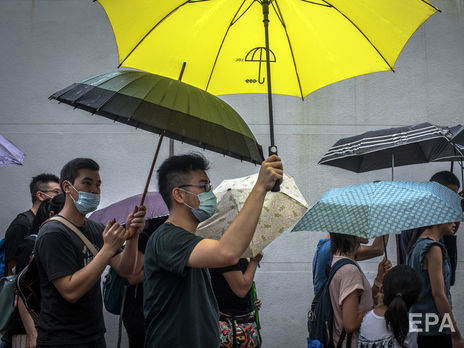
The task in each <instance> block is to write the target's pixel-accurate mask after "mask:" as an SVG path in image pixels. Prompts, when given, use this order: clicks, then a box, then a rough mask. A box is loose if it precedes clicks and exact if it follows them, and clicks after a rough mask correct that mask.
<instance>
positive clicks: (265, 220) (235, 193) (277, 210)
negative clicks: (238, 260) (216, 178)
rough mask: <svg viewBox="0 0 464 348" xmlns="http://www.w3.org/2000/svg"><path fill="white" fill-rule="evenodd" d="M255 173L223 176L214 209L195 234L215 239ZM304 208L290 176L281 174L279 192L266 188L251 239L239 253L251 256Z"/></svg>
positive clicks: (243, 198) (240, 203)
mask: <svg viewBox="0 0 464 348" xmlns="http://www.w3.org/2000/svg"><path fill="white" fill-rule="evenodd" d="M257 178H258V174H253V175H250V176H246V177H243V178H237V179H230V180H224V181H223V182H222V183H221V184H220V185H219V186H218V187H217V188H216V189H215V190H214V193H215V194H216V196H217V199H218V206H217V210H216V213H215V214H214V215H213V216H212V217H211V218H210V219H208V220H206V221H204V222H202V223H201V224H200V225H198V229H197V233H196V234H197V235H199V236H202V237H207V238H213V239H219V238H221V236H222V235H223V234H224V232H225V231H226V229H227V228H228V227H229V226H230V224H231V223H232V221H233V220H234V219H235V218H236V217H237V215H238V213H239V212H240V210H241V209H242V207H243V205H244V204H245V201H246V199H247V197H248V195H249V194H250V192H251V189H252V188H253V186H254V185H255V183H256V180H257ZM307 208H308V203H306V200H305V199H304V197H303V195H302V194H301V192H300V190H299V189H298V187H297V186H296V184H295V181H294V180H293V178H292V177H291V176H288V175H286V174H284V180H283V182H282V184H281V186H280V192H269V193H268V194H267V195H266V198H265V200H264V206H263V210H262V211H261V216H260V217H259V221H258V226H257V227H256V231H255V234H254V236H253V240H252V241H251V243H250V246H249V247H248V249H247V250H246V251H245V253H244V254H243V257H253V256H255V255H256V254H258V253H259V252H260V251H262V250H263V249H264V248H265V247H266V246H267V245H269V244H270V243H271V242H272V241H273V240H274V239H276V238H277V237H278V236H280V235H281V234H282V232H284V231H285V230H287V229H288V228H290V227H291V226H292V225H293V224H294V223H295V222H296V221H297V220H298V219H300V218H301V217H302V216H303V214H304V213H305V211H306V210H307Z"/></svg>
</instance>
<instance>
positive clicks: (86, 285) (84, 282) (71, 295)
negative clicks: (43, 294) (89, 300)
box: [53, 246, 114, 303]
mask: <svg viewBox="0 0 464 348" xmlns="http://www.w3.org/2000/svg"><path fill="white" fill-rule="evenodd" d="M113 255H114V251H113V250H111V249H109V248H105V246H103V248H102V249H101V250H100V251H99V252H98V253H97V255H96V256H95V257H94V258H93V260H92V261H91V262H90V263H89V264H88V265H86V266H85V267H84V268H81V269H80V270H79V271H77V272H75V273H73V274H72V275H70V276H65V277H62V278H58V279H55V280H53V284H54V285H55V287H56V288H57V290H58V291H59V293H60V294H61V296H63V298H64V299H65V300H67V301H68V302H71V303H74V302H76V301H77V300H79V299H80V298H81V297H82V296H84V295H85V294H86V293H87V292H88V291H89V290H90V289H91V288H92V287H93V286H94V285H95V283H97V282H98V281H100V277H101V275H102V273H103V271H104V270H105V268H106V266H107V265H108V264H109V262H110V260H111V257H112V256H113Z"/></svg>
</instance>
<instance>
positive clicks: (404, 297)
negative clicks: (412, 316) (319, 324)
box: [358, 265, 422, 348]
mask: <svg viewBox="0 0 464 348" xmlns="http://www.w3.org/2000/svg"><path fill="white" fill-rule="evenodd" d="M421 283H422V282H421V278H420V276H419V275H418V274H417V272H416V271H414V270H413V269H412V268H411V267H409V266H407V265H399V266H396V267H393V268H392V269H391V270H390V271H389V272H388V273H387V274H386V275H385V278H384V280H383V283H382V285H381V286H380V287H379V294H378V298H377V306H376V307H375V308H374V309H373V310H371V311H370V312H368V313H367V314H366V316H365V317H364V319H363V321H362V324H361V329H360V334H359V343H358V347H359V348H387V347H391V348H393V347H395V348H399V347H401V348H406V347H408V348H409V347H417V332H416V331H411V332H410V331H409V327H410V325H409V314H408V312H409V309H410V308H411V306H412V305H413V304H414V303H415V302H416V301H417V300H418V298H419V295H420V293H421V289H422V286H421Z"/></svg>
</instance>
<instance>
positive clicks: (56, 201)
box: [29, 193, 65, 234]
mask: <svg viewBox="0 0 464 348" xmlns="http://www.w3.org/2000/svg"><path fill="white" fill-rule="evenodd" d="M64 202H65V195H64V194H63V193H60V194H59V195H57V196H55V197H53V198H48V199H46V200H44V201H42V203H40V205H39V208H38V209H37V213H36V214H35V217H34V220H33V221H32V226H31V229H30V230H29V234H37V233H38V232H39V228H40V226H41V225H42V224H43V223H44V221H46V220H48V218H49V217H50V212H51V211H53V213H54V214H55V215H56V214H58V213H59V212H60V210H61V209H63V206H64Z"/></svg>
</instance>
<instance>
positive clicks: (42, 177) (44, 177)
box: [29, 173, 60, 204]
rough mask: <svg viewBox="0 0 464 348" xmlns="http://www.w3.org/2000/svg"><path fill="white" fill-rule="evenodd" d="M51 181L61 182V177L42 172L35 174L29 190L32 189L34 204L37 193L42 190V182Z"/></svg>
mask: <svg viewBox="0 0 464 348" xmlns="http://www.w3.org/2000/svg"><path fill="white" fill-rule="evenodd" d="M49 182H56V183H59V182H60V179H58V177H57V176H56V175H54V174H49V173H42V174H39V175H37V176H34V177H33V178H32V180H31V183H30V184H29V190H30V191H31V198H32V204H34V203H35V201H36V200H37V197H36V196H35V194H36V193H37V192H38V191H40V187H39V186H41V184H48V183H49Z"/></svg>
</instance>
